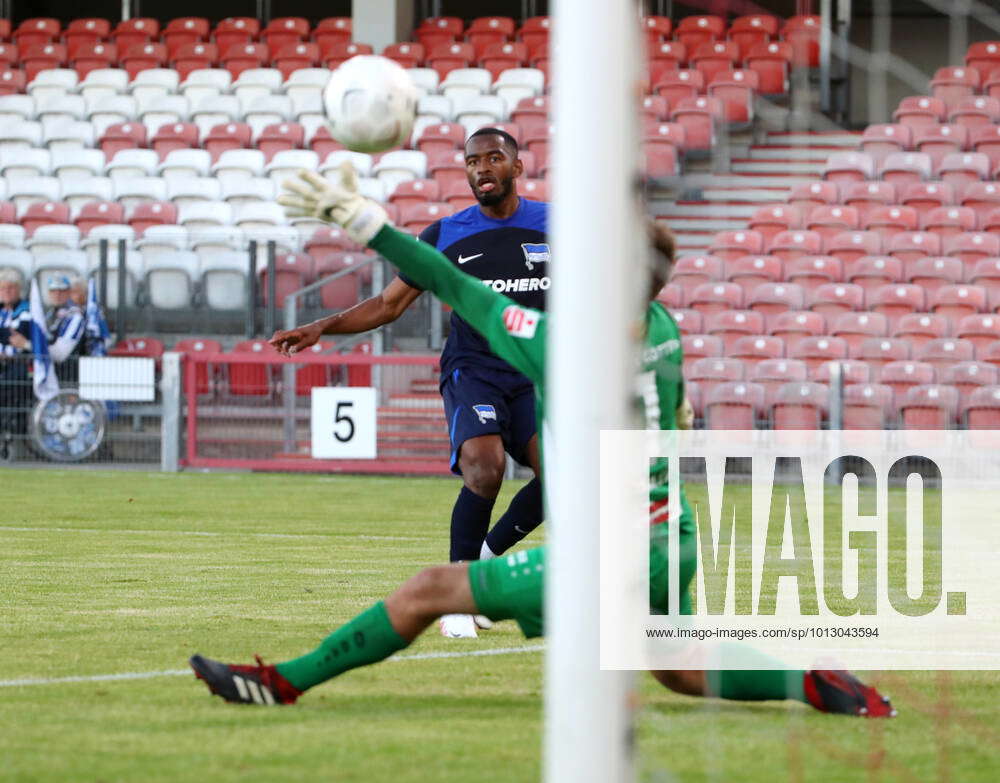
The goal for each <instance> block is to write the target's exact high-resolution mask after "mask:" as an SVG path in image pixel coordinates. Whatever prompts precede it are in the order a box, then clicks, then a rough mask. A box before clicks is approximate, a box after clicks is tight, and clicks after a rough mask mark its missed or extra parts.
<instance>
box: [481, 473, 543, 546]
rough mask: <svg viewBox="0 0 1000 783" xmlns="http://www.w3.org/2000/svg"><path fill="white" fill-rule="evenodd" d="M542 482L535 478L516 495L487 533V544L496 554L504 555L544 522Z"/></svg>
mask: <svg viewBox="0 0 1000 783" xmlns="http://www.w3.org/2000/svg"><path fill="white" fill-rule="evenodd" d="M544 517H545V512H544V510H543V505H542V482H541V481H539V480H538V479H537V478H533V479H532V480H531V481H529V482H528V483H527V484H525V485H524V486H523V487H521V489H520V490H519V491H518V493H517V494H516V495H514V499H513V500H511V501H510V506H508V508H507V510H506V511H505V512H504V515H503V516H502V517H500V519H498V520H497V523H496V524H495V525H494V526H493V528H492V530H490V532H489V533H487V534H486V546H488V547H489V548H490V551H491V552H493V554H495V555H502V554H503V553H504V552H506V551H507V550H508V549H510V548H511V547H512V546H514V544H516V543H517V542H518V541H520V540H521V539H523V538H524V537H525V536H526V535H528V533H530V532H531V531H532V530H534V529H535V528H536V527H538V526H539V525H540V524H542V519H543V518H544Z"/></svg>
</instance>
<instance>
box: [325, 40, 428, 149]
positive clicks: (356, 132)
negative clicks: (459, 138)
mask: <svg viewBox="0 0 1000 783" xmlns="http://www.w3.org/2000/svg"><path fill="white" fill-rule="evenodd" d="M417 97H418V93H417V89H416V87H414V86H413V81H412V80H411V79H410V77H409V74H407V73H406V71H404V70H403V69H402V68H401V67H400V66H399V65H398V64H396V63H394V62H393V61H392V60H389V59H387V58H385V57H378V56H376V55H371V54H359V55H358V56H356V57H352V58H351V59H350V60H348V61H347V62H345V63H342V64H341V65H340V67H339V68H337V70H335V71H334V72H333V74H332V75H331V76H330V81H328V82H327V83H326V89H325V90H323V108H324V110H325V111H326V116H327V120H328V121H329V124H330V135H331V136H333V138H335V139H336V140H337V141H339V142H340V143H341V144H343V145H344V146H345V147H347V148H348V149H349V150H354V151H355V152H381V151H382V150H387V149H390V148H392V147H398V146H400V145H401V144H403V143H405V142H406V140H407V139H408V138H409V136H410V132H411V131H412V130H413V119H414V117H415V115H416V111H417Z"/></svg>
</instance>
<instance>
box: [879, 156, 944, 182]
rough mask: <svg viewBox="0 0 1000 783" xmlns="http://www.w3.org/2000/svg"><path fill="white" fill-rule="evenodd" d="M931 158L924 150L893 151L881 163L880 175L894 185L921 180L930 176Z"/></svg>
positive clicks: (931, 170)
mask: <svg viewBox="0 0 1000 783" xmlns="http://www.w3.org/2000/svg"><path fill="white" fill-rule="evenodd" d="M933 170H934V167H933V160H932V158H931V156H930V155H928V154H927V153H925V152H894V153H893V154H891V155H889V156H888V157H887V158H886V159H885V160H884V161H883V163H882V167H881V176H882V179H883V180H884V181H885V182H891V183H892V184H894V185H896V186H904V185H908V184H910V183H912V182H923V181H925V180H928V179H930V178H931V173H932V172H933Z"/></svg>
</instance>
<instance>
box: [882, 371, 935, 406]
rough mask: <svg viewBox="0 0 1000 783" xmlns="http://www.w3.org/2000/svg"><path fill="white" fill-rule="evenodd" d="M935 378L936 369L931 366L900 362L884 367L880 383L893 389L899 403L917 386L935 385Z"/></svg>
mask: <svg viewBox="0 0 1000 783" xmlns="http://www.w3.org/2000/svg"><path fill="white" fill-rule="evenodd" d="M935 377H936V375H935V372H934V368H933V367H932V366H931V365H929V364H924V363H923V362H913V361H899V362H888V363H887V364H886V365H885V366H883V367H882V372H881V374H880V375H879V381H880V383H883V384H885V385H886V386H888V387H889V388H890V389H892V394H893V397H894V398H895V399H896V400H897V402H898V401H901V400H902V399H903V397H904V396H905V395H906V393H907V392H908V391H909V390H910V389H912V388H914V387H915V386H921V385H924V384H928V383H934V379H935ZM897 407H898V406H897Z"/></svg>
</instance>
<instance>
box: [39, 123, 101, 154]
mask: <svg viewBox="0 0 1000 783" xmlns="http://www.w3.org/2000/svg"><path fill="white" fill-rule="evenodd" d="M95 139H96V136H95V135H94V126H93V125H92V124H91V123H90V122H87V121H86V120H73V121H70V120H62V121H57V122H47V123H45V127H44V128H42V141H43V142H44V144H45V146H46V147H48V148H49V149H50V150H82V149H89V148H90V147H93V146H94V141H95Z"/></svg>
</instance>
